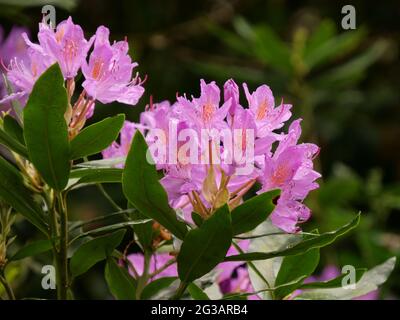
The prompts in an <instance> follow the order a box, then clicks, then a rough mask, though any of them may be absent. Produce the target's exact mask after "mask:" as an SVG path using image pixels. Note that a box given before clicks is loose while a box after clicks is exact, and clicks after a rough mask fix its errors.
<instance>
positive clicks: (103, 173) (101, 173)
mask: <svg viewBox="0 0 400 320" xmlns="http://www.w3.org/2000/svg"><path fill="white" fill-rule="evenodd" d="M69 178H70V179H72V180H73V181H75V182H74V184H76V183H79V184H91V183H120V182H121V181H122V169H118V168H97V169H92V168H82V169H76V170H72V171H71V174H70V177H69Z"/></svg>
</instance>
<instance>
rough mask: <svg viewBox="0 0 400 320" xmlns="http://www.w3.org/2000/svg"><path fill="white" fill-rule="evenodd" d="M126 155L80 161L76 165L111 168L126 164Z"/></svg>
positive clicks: (78, 166) (77, 166)
mask: <svg viewBox="0 0 400 320" xmlns="http://www.w3.org/2000/svg"><path fill="white" fill-rule="evenodd" d="M125 160H126V159H125V157H117V158H110V159H101V160H92V161H86V162H82V163H79V164H77V165H75V167H76V168H89V169H90V168H91V169H99V168H110V167H115V166H118V165H124V164H125Z"/></svg>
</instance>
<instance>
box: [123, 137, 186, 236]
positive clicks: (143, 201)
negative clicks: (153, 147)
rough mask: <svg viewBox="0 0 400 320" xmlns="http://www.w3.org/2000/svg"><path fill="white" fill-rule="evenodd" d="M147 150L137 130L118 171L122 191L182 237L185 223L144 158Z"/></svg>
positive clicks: (144, 210)
mask: <svg viewBox="0 0 400 320" xmlns="http://www.w3.org/2000/svg"><path fill="white" fill-rule="evenodd" d="M147 151H148V147H147V144H146V141H145V140H144V138H143V136H142V134H141V133H140V131H137V132H136V134H135V137H134V139H133V142H132V146H131V149H130V151H129V154H128V157H127V159H126V164H125V169H124V173H123V175H122V186H123V190H124V194H125V196H126V198H127V199H128V200H129V201H130V202H131V203H132V204H133V205H134V206H135V208H136V209H138V210H139V211H141V212H142V213H143V214H144V215H146V216H147V217H150V218H152V219H154V220H156V221H157V222H159V223H160V224H161V225H163V226H164V227H165V228H167V229H168V230H169V231H171V233H172V234H174V235H175V236H176V237H178V238H179V239H183V238H184V237H185V235H186V233H187V228H186V225H185V223H183V222H181V221H179V220H178V218H177V216H176V212H175V211H174V210H173V209H172V208H171V207H170V206H169V204H168V197H167V193H166V192H165V190H164V188H163V187H162V186H161V184H160V182H159V181H158V175H157V171H156V168H155V166H154V165H153V164H150V163H149V161H148V159H147V156H146V154H147ZM149 157H150V155H149Z"/></svg>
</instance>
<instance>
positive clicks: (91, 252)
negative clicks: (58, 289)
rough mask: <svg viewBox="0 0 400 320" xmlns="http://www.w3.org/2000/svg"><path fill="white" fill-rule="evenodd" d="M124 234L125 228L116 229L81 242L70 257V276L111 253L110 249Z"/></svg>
mask: <svg viewBox="0 0 400 320" xmlns="http://www.w3.org/2000/svg"><path fill="white" fill-rule="evenodd" d="M124 234H125V230H118V231H116V232H114V233H111V234H107V235H105V236H101V237H98V238H95V239H93V240H89V241H88V242H85V243H84V244H82V245H81V246H80V247H79V248H78V249H77V250H76V251H75V253H74V255H73V256H72V258H71V262H70V268H71V274H72V276H73V277H76V276H79V275H81V274H83V273H85V272H86V271H88V270H89V269H90V268H91V267H93V266H94V265H95V264H96V263H97V262H99V261H102V260H104V259H105V258H107V257H108V256H109V255H111V253H112V251H113V250H114V249H115V248H116V247H117V246H118V245H119V244H120V242H121V241H122V238H123V236H124Z"/></svg>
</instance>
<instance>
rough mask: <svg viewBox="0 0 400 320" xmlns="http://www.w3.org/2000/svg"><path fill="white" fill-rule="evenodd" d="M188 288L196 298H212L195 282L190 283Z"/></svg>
mask: <svg viewBox="0 0 400 320" xmlns="http://www.w3.org/2000/svg"><path fill="white" fill-rule="evenodd" d="M187 290H188V292H189V294H190V296H191V297H192V298H193V299H194V300H210V298H209V297H208V295H207V294H206V293H205V292H204V291H203V290H201V288H199V287H198V286H197V285H196V284H194V283H193V282H192V283H190V284H189V285H188V287H187Z"/></svg>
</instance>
